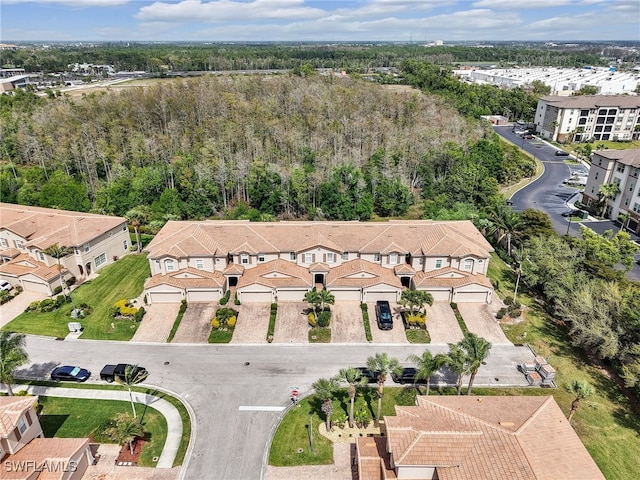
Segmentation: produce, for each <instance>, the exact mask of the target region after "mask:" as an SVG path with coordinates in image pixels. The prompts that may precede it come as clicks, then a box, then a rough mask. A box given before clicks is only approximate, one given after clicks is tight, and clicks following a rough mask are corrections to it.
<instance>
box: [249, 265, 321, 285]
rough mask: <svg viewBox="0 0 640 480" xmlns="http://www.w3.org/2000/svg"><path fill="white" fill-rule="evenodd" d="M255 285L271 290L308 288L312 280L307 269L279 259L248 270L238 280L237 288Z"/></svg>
mask: <svg viewBox="0 0 640 480" xmlns="http://www.w3.org/2000/svg"><path fill="white" fill-rule="evenodd" d="M255 283H257V284H260V285H264V286H266V287H271V288H286V287H300V288H308V287H311V286H312V278H311V273H309V270H308V269H306V268H304V267H301V266H299V265H297V264H295V263H293V262H289V261H287V260H282V259H280V258H279V259H276V260H271V261H270V262H265V263H261V264H259V265H258V266H257V267H255V268H248V269H247V270H246V271H245V273H244V275H242V277H240V280H238V286H237V288H238V289H241V288H242V287H246V286H248V285H251V284H255Z"/></svg>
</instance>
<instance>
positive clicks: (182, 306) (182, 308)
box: [178, 299, 187, 313]
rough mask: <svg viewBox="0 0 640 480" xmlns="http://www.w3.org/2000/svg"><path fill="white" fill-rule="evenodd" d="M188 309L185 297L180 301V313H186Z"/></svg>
mask: <svg viewBox="0 0 640 480" xmlns="http://www.w3.org/2000/svg"><path fill="white" fill-rule="evenodd" d="M186 311H187V301H186V300H184V299H183V300H182V301H181V302H180V310H178V313H184V312H186Z"/></svg>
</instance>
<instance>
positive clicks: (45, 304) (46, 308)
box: [38, 298, 58, 312]
mask: <svg viewBox="0 0 640 480" xmlns="http://www.w3.org/2000/svg"><path fill="white" fill-rule="evenodd" d="M56 308H58V306H57V305H56V302H55V301H54V300H52V299H51V298H45V299H44V300H42V301H41V302H40V305H39V306H38V311H39V312H53V311H54V310H55V309H56Z"/></svg>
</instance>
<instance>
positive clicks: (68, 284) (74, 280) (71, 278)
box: [65, 276, 76, 287]
mask: <svg viewBox="0 0 640 480" xmlns="http://www.w3.org/2000/svg"><path fill="white" fill-rule="evenodd" d="M65 283H66V284H67V287H70V286H71V285H73V284H74V283H76V277H74V276H71V277H69V278H67V280H66V282H65Z"/></svg>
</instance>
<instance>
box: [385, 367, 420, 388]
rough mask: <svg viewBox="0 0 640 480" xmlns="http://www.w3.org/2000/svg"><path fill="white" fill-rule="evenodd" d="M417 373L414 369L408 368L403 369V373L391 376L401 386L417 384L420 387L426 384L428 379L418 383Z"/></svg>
mask: <svg viewBox="0 0 640 480" xmlns="http://www.w3.org/2000/svg"><path fill="white" fill-rule="evenodd" d="M416 373H417V370H416V369H415V368H413V367H407V368H403V369H402V372H400V373H399V374H398V373H392V374H391V379H392V380H393V381H394V382H395V383H399V384H401V385H403V384H405V383H417V384H419V385H423V384H425V383H427V379H426V378H421V379H420V380H418V381H416Z"/></svg>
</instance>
